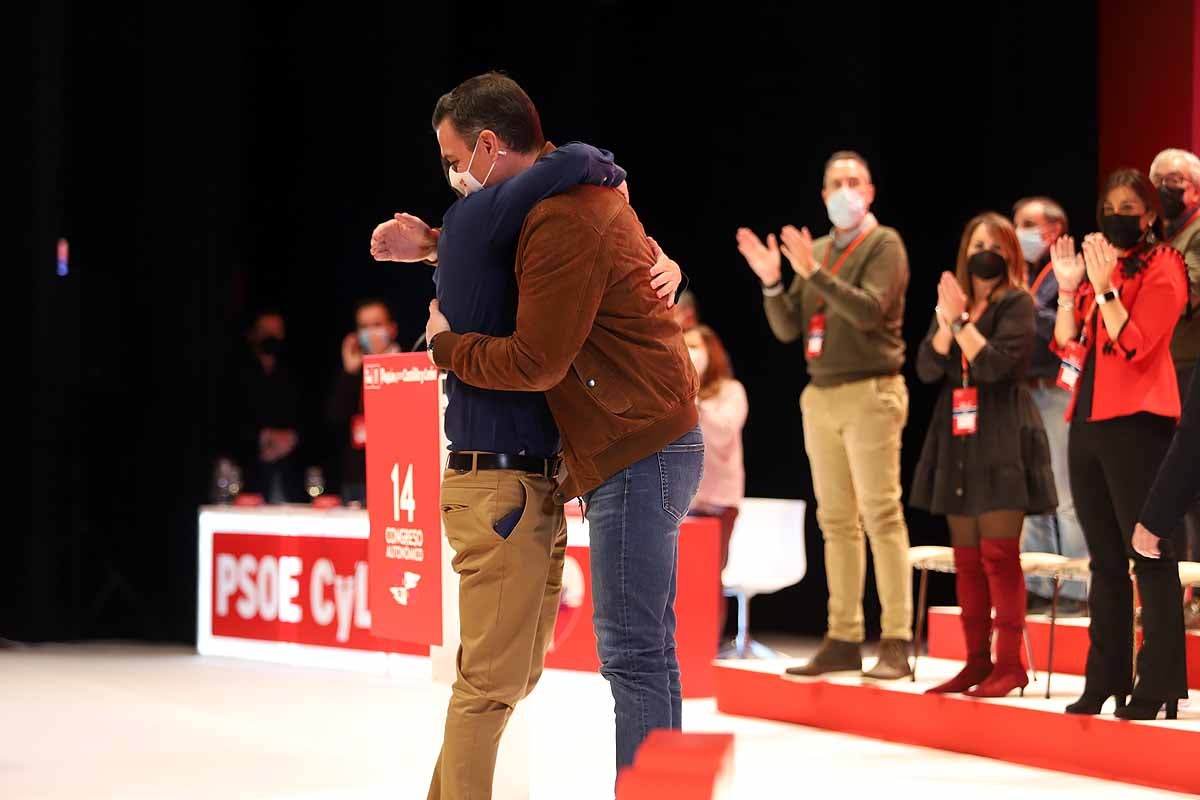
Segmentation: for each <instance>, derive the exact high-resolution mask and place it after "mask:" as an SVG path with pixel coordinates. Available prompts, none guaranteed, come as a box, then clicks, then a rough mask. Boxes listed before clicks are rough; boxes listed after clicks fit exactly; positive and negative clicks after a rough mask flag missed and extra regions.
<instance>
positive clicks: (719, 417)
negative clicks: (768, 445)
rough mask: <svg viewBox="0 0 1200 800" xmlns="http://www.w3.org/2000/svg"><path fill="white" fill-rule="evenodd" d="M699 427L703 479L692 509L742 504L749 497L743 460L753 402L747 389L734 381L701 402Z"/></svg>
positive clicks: (723, 384) (725, 383)
mask: <svg viewBox="0 0 1200 800" xmlns="http://www.w3.org/2000/svg"><path fill="white" fill-rule="evenodd" d="M699 406H700V430H701V431H703V432H704V478H703V479H702V480H701V481H700V490H699V491H698V492H697V493H696V499H695V501H693V503H692V507H693V508H699V507H705V506H707V507H710V508H726V507H729V506H740V505H741V504H742V500H743V499H744V498H745V496H746V467H745V464H744V462H743V460H742V428H743V427H744V426H745V425H746V415H747V414H748V413H749V411H750V404H749V402H748V401H747V400H746V389H745V387H743V386H742V384H741V383H739V382H738V381H735V380H732V379H731V380H727V381H724V382H723V383H722V384H721V388H720V391H718V392H717V393H716V394H715V395H713V396H712V397H709V398H707V399H703V400H700V401H699Z"/></svg>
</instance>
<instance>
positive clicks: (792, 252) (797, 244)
mask: <svg viewBox="0 0 1200 800" xmlns="http://www.w3.org/2000/svg"><path fill="white" fill-rule="evenodd" d="M779 235H780V238H781V239H783V254H784V255H785V256H787V260H788V261H790V262H791V263H792V269H794V270H795V271H796V274H797V275H799V276H800V277H801V278H804V279H805V280H808V279H809V278H811V277H812V276H813V273H814V272H816V271H817V261H816V259H814V258H813V239H812V234H811V233H809V232H808V228H801V229H800V230H796V227H795V226H794V225H787V226H785V227H784V229H783V230H782V231H780V234H779Z"/></svg>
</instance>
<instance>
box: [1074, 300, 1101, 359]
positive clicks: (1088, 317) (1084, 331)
mask: <svg viewBox="0 0 1200 800" xmlns="http://www.w3.org/2000/svg"><path fill="white" fill-rule="evenodd" d="M1099 307H1100V304H1099V303H1097V302H1096V298H1095V296H1093V297H1092V307H1091V308H1089V309H1088V310H1087V314H1084V316H1083V327H1081V328H1080V329H1079V343H1080V344H1081V345H1083V346H1084V347H1087V342H1088V328H1090V327H1091V326H1092V320H1093V319H1095V318H1096V309H1097V308H1099Z"/></svg>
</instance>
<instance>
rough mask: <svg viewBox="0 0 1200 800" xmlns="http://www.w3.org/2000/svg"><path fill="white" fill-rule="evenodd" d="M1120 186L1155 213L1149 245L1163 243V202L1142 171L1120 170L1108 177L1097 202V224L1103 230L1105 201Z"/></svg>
mask: <svg viewBox="0 0 1200 800" xmlns="http://www.w3.org/2000/svg"><path fill="white" fill-rule="evenodd" d="M1119 186H1128V187H1129V188H1130V189H1132V190H1133V193H1134V194H1136V195H1137V196H1138V197H1139V198H1140V199H1141V201H1142V204H1143V205H1145V206H1146V210H1147V211H1152V212H1154V222H1152V223H1151V224H1150V234H1151V235H1150V236H1148V237H1146V240H1147V243H1148V244H1155V243H1157V242H1159V241H1162V238H1163V208H1162V200H1161V199H1160V198H1159V196H1158V190H1157V189H1155V188H1154V184H1153V183H1151V182H1150V179H1149V178H1147V177H1146V176H1145V174H1143V173H1142V172H1141V171H1140V170H1136V169H1119V170H1116V171H1115V172H1113V173H1111V174H1110V175H1109V176H1108V180H1106V181H1104V188H1103V189H1102V190H1101V191H1100V198H1099V199H1098V200H1097V201H1096V224H1097V225H1099V226H1101V228H1103V226H1104V201H1105V200H1106V199H1107V198H1108V193H1109V192H1111V191H1112V190H1113V189H1116V188H1117V187H1119Z"/></svg>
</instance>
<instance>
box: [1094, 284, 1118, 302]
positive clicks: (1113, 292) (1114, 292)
mask: <svg viewBox="0 0 1200 800" xmlns="http://www.w3.org/2000/svg"><path fill="white" fill-rule="evenodd" d="M1120 296H1121V290H1120V289H1117V288H1116V287H1113V288H1112V289H1109V290H1108V291H1107V292H1101V293H1100V294H1098V295H1096V304H1097V305H1101V306H1102V305H1104V304H1105V303H1107V302H1108V301H1109V300H1116V299H1117V298H1118V297H1120Z"/></svg>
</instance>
